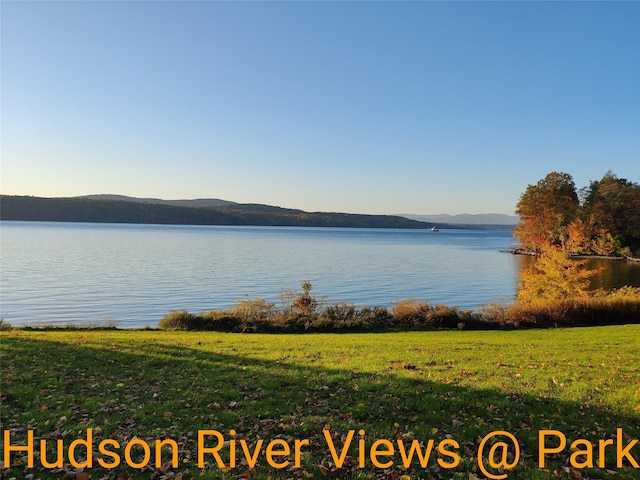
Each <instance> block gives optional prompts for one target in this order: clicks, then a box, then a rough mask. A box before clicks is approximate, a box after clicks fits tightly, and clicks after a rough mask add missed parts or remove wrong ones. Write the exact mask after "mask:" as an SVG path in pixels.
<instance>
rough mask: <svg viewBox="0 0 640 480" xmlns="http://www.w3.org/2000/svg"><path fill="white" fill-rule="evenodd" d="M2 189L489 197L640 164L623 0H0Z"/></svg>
mask: <svg viewBox="0 0 640 480" xmlns="http://www.w3.org/2000/svg"><path fill="white" fill-rule="evenodd" d="M1 8H2V10H1V14H2V19H1V21H2V51H1V53H2V105H1V110H2V111H1V114H2V139H1V140H2V163H1V165H0V168H1V177H2V178H1V187H2V193H4V194H27V195H36V196H52V197H57V196H75V195H85V194H93V193H118V194H124V195H132V196H140V197H160V198H171V199H175V198H203V197H213V198H223V199H226V200H232V201H236V202H253V203H267V204H272V205H280V206H283V207H291V208H301V209H304V210H309V211H342V212H353V213H417V214H421V213H423V214H424V213H451V214H456V213H490V212H496V213H508V214H512V213H513V211H514V208H515V204H516V202H517V201H518V198H519V196H520V194H521V193H522V192H523V191H524V189H525V188H526V186H527V184H533V183H536V182H537V181H538V180H539V179H540V178H543V177H544V176H545V175H546V174H547V173H549V172H550V171H553V170H556V171H564V172H567V173H570V174H571V175H573V177H574V180H575V183H576V185H577V187H583V186H586V185H587V184H588V182H589V180H596V179H599V178H601V177H602V176H603V175H604V173H605V172H606V171H607V170H612V171H613V172H614V173H616V174H617V175H618V176H619V177H623V178H627V179H629V180H631V181H634V182H640V48H639V46H640V2H269V1H267V2H207V1H203V2H179V1H176V2H128V1H123V2H89V1H86V2H12V1H3V2H2V7H1Z"/></svg>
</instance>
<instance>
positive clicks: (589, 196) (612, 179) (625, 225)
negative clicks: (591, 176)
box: [580, 171, 640, 255]
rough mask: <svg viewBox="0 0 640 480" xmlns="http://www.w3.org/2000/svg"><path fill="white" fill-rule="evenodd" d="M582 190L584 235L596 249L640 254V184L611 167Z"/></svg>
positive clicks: (601, 252) (596, 251)
mask: <svg viewBox="0 0 640 480" xmlns="http://www.w3.org/2000/svg"><path fill="white" fill-rule="evenodd" d="M580 194H581V197H582V209H581V218H582V219H583V224H584V225H585V232H584V235H585V236H586V237H589V238H590V239H591V242H592V245H593V248H592V249H593V250H594V252H595V253H599V254H611V253H626V254H630V253H634V254H636V255H640V185H639V184H637V183H633V182H630V181H628V180H626V179H624V178H618V177H616V175H615V174H613V173H612V172H611V171H608V172H607V173H606V174H605V175H604V177H602V179H601V180H596V181H592V182H591V183H590V184H589V186H588V187H587V188H585V189H583V190H581V191H580Z"/></svg>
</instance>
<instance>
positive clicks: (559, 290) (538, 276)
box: [517, 244, 596, 305]
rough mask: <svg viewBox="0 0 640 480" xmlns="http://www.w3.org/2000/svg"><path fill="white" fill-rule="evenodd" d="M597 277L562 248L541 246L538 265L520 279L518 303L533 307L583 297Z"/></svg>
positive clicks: (528, 269)
mask: <svg viewBox="0 0 640 480" xmlns="http://www.w3.org/2000/svg"><path fill="white" fill-rule="evenodd" d="M595 273H596V271H595V270H590V269H588V268H586V260H572V259H571V258H569V256H568V255H567V251H566V250H565V249H564V248H563V247H562V246H558V245H551V244H547V245H541V246H540V254H539V255H538V257H537V258H536V260H535V262H534V263H532V264H531V265H530V266H529V267H528V268H527V269H526V270H524V271H523V272H522V274H521V275H520V278H521V282H520V286H519V287H520V288H519V291H518V298H517V301H518V303H520V304H529V305H530V304H536V303H541V302H542V303H544V302H548V301H555V300H564V299H567V298H576V297H580V296H583V295H585V294H586V292H587V291H588V289H589V285H590V278H591V277H592V276H593V275H594V274H595Z"/></svg>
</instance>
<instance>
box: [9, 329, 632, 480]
mask: <svg viewBox="0 0 640 480" xmlns="http://www.w3.org/2000/svg"><path fill="white" fill-rule="evenodd" d="M94 335H95V334H94ZM210 340H211V339H210V338H208V335H207V334H203V335H202V339H201V343H203V349H202V350H201V349H199V348H192V347H190V346H187V345H170V344H167V343H163V341H162V340H161V339H160V340H158V341H153V342H143V341H141V340H140V339H138V340H135V341H134V340H133V339H132V340H126V339H124V340H123V339H119V340H118V341H105V342H104V343H100V342H98V341H94V340H93V337H91V336H87V338H86V339H85V338H84V336H83V335H82V334H80V333H79V334H78V336H77V340H75V342H74V343H68V342H66V341H65V342H61V341H60V342H59V341H50V340H38V339H34V338H29V337H28V336H24V335H20V334H17V335H11V336H9V335H6V336H3V338H2V344H1V351H2V355H3V357H4V358H3V360H2V388H1V398H2V405H1V417H0V423H1V424H2V429H3V430H5V429H9V430H11V431H12V432H13V436H12V440H11V441H12V444H24V443H25V442H26V438H27V437H26V431H27V430H33V431H34V435H35V438H36V439H39V438H48V439H57V438H62V439H63V440H64V442H65V446H68V445H69V443H70V442H71V441H73V440H75V439H76V438H85V437H86V431H87V429H88V428H92V429H93V432H94V445H95V444H97V443H99V442H100V441H101V440H103V439H106V438H111V439H114V440H116V441H117V442H119V444H120V445H122V446H124V445H125V444H126V443H127V442H128V441H130V440H131V439H132V438H134V437H138V438H141V439H144V440H146V441H147V442H148V443H149V444H151V443H152V442H153V440H154V439H158V438H170V439H173V440H175V441H176V442H177V443H178V444H179V450H180V453H179V456H180V464H179V466H178V467H177V468H168V469H167V468H165V469H157V468H155V467H151V466H150V467H149V468H146V469H142V471H141V470H140V469H133V468H131V467H127V466H125V465H124V464H123V465H122V466H120V467H118V468H115V469H113V470H107V469H102V468H100V467H98V466H96V465H94V468H92V469H91V470H90V471H89V470H88V472H89V473H90V474H91V478H113V479H127V478H129V476H131V477H132V478H136V479H137V478H151V479H169V478H174V477H172V475H173V474H182V475H183V476H182V478H183V479H186V478H238V476H239V475H241V474H243V473H245V472H248V473H247V475H248V474H251V478H268V477H269V476H273V478H294V477H302V478H310V477H309V476H310V475H312V474H313V475H315V477H316V478H322V477H323V476H335V477H339V478H395V477H397V476H398V475H399V474H408V475H410V477H411V478H418V477H419V478H431V479H445V478H446V479H450V478H464V479H465V480H466V479H467V478H469V476H468V472H476V474H477V475H478V476H479V478H483V477H482V476H481V475H480V473H479V472H478V470H477V463H476V460H475V459H476V457H477V452H478V446H479V444H480V441H481V439H482V438H483V437H484V436H485V435H487V434H489V433H490V432H492V431H495V430H505V431H508V432H510V433H512V434H513V435H515V436H516V437H517V439H518V441H519V442H520V446H521V449H522V458H521V460H520V462H519V464H518V466H517V467H516V468H515V469H514V470H513V471H511V472H509V475H508V478H509V479H551V478H557V476H567V478H606V477H607V476H608V474H607V472H605V471H604V469H585V470H581V471H579V472H578V471H576V469H573V468H571V469H563V468H562V466H563V465H564V466H567V465H568V459H569V457H570V455H571V451H569V449H568V448H567V449H565V450H564V451H563V452H560V453H559V454H557V455H551V456H549V458H547V467H546V471H545V470H542V469H539V468H537V463H538V434H539V431H540V430H542V429H552V430H559V431H561V432H562V433H563V434H564V435H565V436H566V438H567V440H568V445H569V444H570V443H571V442H572V441H573V440H576V439H579V438H586V439H588V440H589V441H591V442H594V443H597V442H598V440H600V439H609V438H612V439H614V440H615V438H616V429H617V428H622V429H623V431H624V434H625V445H626V444H627V443H628V442H629V441H630V438H631V437H633V438H638V437H640V417H639V416H624V415H620V414H617V413H616V412H614V411H611V410H610V409H608V408H606V407H604V406H594V405H584V404H581V403H579V402H567V401H558V400H556V399H552V398H539V397H536V396H533V395H523V394H518V393H515V392H509V391H500V390H495V389H474V388H467V387H461V386H456V385H451V384H449V385H447V384H443V383H438V382H432V381H429V380H427V379H425V378H424V376H423V375H421V373H424V371H425V368H424V367H417V366H415V365H413V364H402V362H400V363H396V364H390V366H389V368H387V369H386V370H384V371H377V372H374V373H358V372H352V371H349V370H347V369H344V370H343V369H339V368H326V367H323V366H319V365H315V363H318V362H317V360H319V359H316V358H314V355H316V354H315V353H314V352H312V351H310V352H309V355H308V356H307V357H305V362H297V363H296V362H295V361H290V359H289V358H287V357H286V356H283V358H281V359H276V360H260V359H257V358H251V357H248V356H246V355H243V354H242V353H241V352H238V351H234V349H233V347H229V345H227V344H225V345H224V348H225V351H222V349H220V350H219V351H217V350H216V347H215V342H214V343H213V344H212V342H211V341H210ZM291 340H292V342H294V341H295V340H296V337H295V336H292V337H291ZM204 347H206V348H207V349H208V350H204ZM212 349H213V350H212ZM295 350H296V346H295V345H294V344H292V345H291V351H295ZM297 355H298V357H300V356H301V353H300V351H297ZM303 363H304V364H303ZM399 371H402V373H403V374H402V375H400V374H399V373H398V372H399ZM405 371H410V375H412V376H411V377H410V378H407V375H405V373H407V372H405ZM325 428H326V429H329V430H330V431H331V432H332V436H333V439H334V442H335V443H336V447H337V448H338V449H340V448H341V447H342V445H343V442H344V440H345V437H346V435H347V433H348V432H349V431H350V430H355V432H356V435H355V438H354V441H353V443H352V447H353V448H351V449H350V450H349V455H350V456H349V457H348V458H347V459H346V460H345V463H344V464H343V465H342V467H341V468H335V467H334V466H333V459H332V456H331V453H330V451H329V449H328V447H327V441H326V439H325V437H324V436H323V429H325ZM232 429H234V430H235V431H236V432H237V434H238V436H237V437H236V438H237V439H240V438H245V439H246V440H247V442H248V443H249V445H254V444H255V442H256V441H257V440H258V439H265V441H268V440H269V439H274V438H282V439H285V440H286V441H288V442H289V443H290V444H292V445H293V442H294V440H295V439H301V440H302V439H308V440H309V445H308V446H305V447H304V448H303V451H304V452H306V453H304V455H303V456H302V461H301V465H300V468H294V466H293V463H291V464H290V465H289V466H288V467H286V468H284V469H282V470H276V469H274V468H272V467H270V466H269V465H268V464H267V463H266V462H265V460H264V458H265V457H264V456H261V457H260V459H259V461H258V465H257V466H256V469H255V470H251V469H249V468H248V467H247V466H246V465H240V462H239V464H238V466H237V467H236V468H235V469H231V470H230V471H225V470H224V469H220V468H218V467H216V465H215V462H214V459H213V457H212V456H208V457H206V458H205V460H207V461H209V462H210V463H211V465H210V466H208V467H207V468H205V469H199V468H197V466H196V460H197V447H198V445H197V438H198V431H201V430H217V431H219V432H220V433H221V434H222V435H224V436H225V439H227V440H229V439H230V438H231V437H230V434H229V431H230V430H232ZM360 429H363V430H364V431H365V432H366V434H365V439H366V442H365V444H366V446H367V448H368V447H370V446H371V444H372V443H373V442H374V441H375V440H379V439H386V440H391V441H392V442H396V440H397V439H401V440H403V441H404V443H405V445H407V447H409V446H410V443H411V441H412V440H413V439H418V440H420V441H422V442H423V443H426V442H428V441H429V439H433V440H434V442H435V444H436V446H437V445H438V443H439V442H441V441H443V440H445V439H447V438H451V439H453V440H455V441H456V442H457V443H458V445H459V447H456V448H451V447H449V448H448V450H451V451H455V452H456V453H457V455H458V456H459V457H460V458H461V462H460V465H459V466H457V467H456V468H453V469H446V468H442V467H441V466H439V465H438V462H437V457H438V456H437V455H436V453H435V452H434V453H433V454H432V456H431V458H430V460H429V464H428V467H427V468H426V469H425V468H422V467H421V466H420V465H419V464H418V461H417V460H414V462H413V463H412V465H411V467H410V468H409V469H408V470H407V471H403V470H402V469H400V468H398V467H397V465H400V464H401V461H400V458H399V457H398V456H396V457H395V458H394V460H395V464H396V465H395V466H392V467H390V468H380V467H376V466H374V465H372V463H371V461H370V459H369V458H367V459H366V465H365V467H364V468H360V467H359V466H358V464H357V459H358V453H359V452H358V450H357V448H355V447H357V446H358V444H357V441H358V438H359V437H358V435H357V432H358V431H359V430H360ZM627 436H628V437H627ZM50 443H52V442H50ZM553 443H554V442H552V441H549V442H548V445H551V444H553ZM556 444H557V442H556ZM209 446H210V445H209ZM581 448H582V447H581ZM639 449H640V447H638V446H636V447H635V449H634V450H632V454H633V455H635V458H636V459H638V450H639ZM225 451H227V450H224V449H223V450H222V452H225ZM135 453H136V454H139V456H141V455H142V450H141V449H137V450H135ZM337 453H338V454H339V453H340V450H338V452H337ZM223 455H224V453H223ZM597 455H598V450H597V449H596V450H595V452H594V463H596V465H597V460H598V456H597ZM20 456H21V455H20V454H15V453H14V454H12V465H11V468H8V467H9V465H5V469H6V470H5V472H4V473H3V476H6V478H9V477H16V478H18V479H19V478H28V477H27V475H29V474H31V473H33V474H34V475H35V476H34V477H32V478H42V479H45V478H62V477H63V476H64V475H65V474H67V473H66V472H65V471H64V469H63V470H60V469H44V468H42V467H41V465H40V464H39V463H38V461H37V458H36V465H35V467H34V468H32V469H30V468H27V467H26V465H25V464H24V462H21V460H20ZM36 457H37V456H36ZM352 457H353V458H352ZM440 457H441V458H443V460H444V461H446V462H450V461H451V458H446V457H442V456H441V455H440ZM53 458H55V455H54V453H50V456H49V459H50V461H51V459H53ZM65 458H66V457H65ZM96 458H97V457H96ZM239 458H240V457H239ZM381 459H382V460H383V461H386V460H387V457H386V456H382V457H381ZM584 459H585V457H584V456H582V457H580V461H583V460H584ZM291 460H292V461H293V458H292V457H291ZM151 461H152V462H154V461H155V459H154V458H152V460H151ZM625 465H627V466H625V467H624V468H617V466H616V456H615V447H614V448H608V449H607V455H606V468H608V469H612V470H616V471H617V472H618V475H617V477H616V478H619V479H632V478H635V479H637V478H640V470H636V469H633V468H631V467H629V466H628V463H626V462H625ZM493 471H494V472H495V470H493ZM200 475H202V476H200ZM456 475H457V477H456ZM569 475H573V476H572V477H569ZM578 475H579V476H578ZM582 475H584V476H582ZM244 478H249V477H244Z"/></svg>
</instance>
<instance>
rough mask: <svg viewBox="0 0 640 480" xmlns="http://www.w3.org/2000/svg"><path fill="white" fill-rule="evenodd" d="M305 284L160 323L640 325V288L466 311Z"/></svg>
mask: <svg viewBox="0 0 640 480" xmlns="http://www.w3.org/2000/svg"><path fill="white" fill-rule="evenodd" d="M310 290H311V284H309V283H303V284H302V292H297V293H296V292H289V293H288V294H285V295H283V301H282V304H281V305H280V306H277V305H276V304H275V303H274V302H268V301H266V300H265V299H262V298H258V299H242V300H238V302H237V303H236V305H235V306H233V307H231V308H227V309H219V310H211V311H207V312H200V313H197V314H194V313H190V312H188V311H187V310H173V311H171V312H169V314H167V315H165V316H164V317H163V318H162V319H161V320H160V323H159V327H160V328H161V329H164V330H211V331H220V332H263V333H301V332H355V331H380V330H411V329H434V328H435V329H440V328H442V329H469V330H495V329H513V328H536V327H537V328H547V327H574V326H598V325H616V324H618V325H620V324H630V323H640V288H638V287H623V288H621V289H618V290H614V291H612V292H606V293H605V292H599V291H598V292H593V293H592V294H591V295H590V296H580V297H575V298H566V299H561V300H553V301H539V302H532V303H528V304H526V305H523V304H519V303H515V304H512V305H502V304H492V305H487V306H484V307H482V308H480V309H479V310H461V309H459V308H457V307H451V306H446V305H431V304H430V303H429V302H427V301H416V300H414V299H408V300H401V301H399V302H397V303H396V304H395V305H393V307H391V308H385V307H358V306H356V305H353V304H350V303H337V304H329V305H322V304H321V302H319V301H318V299H317V298H316V297H315V296H314V295H312V294H311V293H310Z"/></svg>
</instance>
